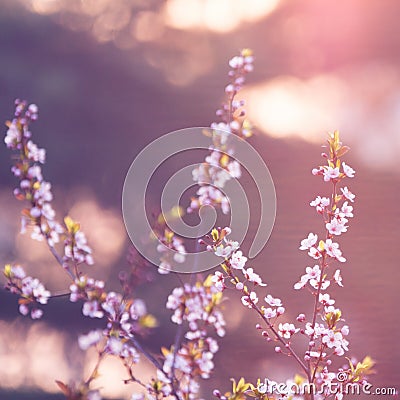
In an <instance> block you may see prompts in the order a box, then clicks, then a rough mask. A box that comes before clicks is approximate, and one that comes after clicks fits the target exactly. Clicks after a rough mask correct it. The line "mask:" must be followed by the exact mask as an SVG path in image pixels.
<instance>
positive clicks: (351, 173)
mask: <svg viewBox="0 0 400 400" xmlns="http://www.w3.org/2000/svg"><path fill="white" fill-rule="evenodd" d="M342 167H343V172H344V174H345V175H346V176H347V177H349V178H353V177H354V174H355V173H356V171H354V169H353V168H351V167H350V166H349V165H346V163H345V162H342Z"/></svg>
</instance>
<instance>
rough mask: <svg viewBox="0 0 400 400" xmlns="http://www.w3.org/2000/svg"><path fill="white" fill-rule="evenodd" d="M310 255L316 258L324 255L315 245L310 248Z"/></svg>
mask: <svg viewBox="0 0 400 400" xmlns="http://www.w3.org/2000/svg"><path fill="white" fill-rule="evenodd" d="M308 255H309V256H310V257H311V258H314V260H318V259H319V258H321V257H322V254H321V251H320V250H319V249H316V248H315V247H311V248H310V250H309V252H308Z"/></svg>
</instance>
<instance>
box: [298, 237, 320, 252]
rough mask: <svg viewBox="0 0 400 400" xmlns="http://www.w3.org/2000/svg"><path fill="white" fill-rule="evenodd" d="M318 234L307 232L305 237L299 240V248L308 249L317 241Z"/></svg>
mask: <svg viewBox="0 0 400 400" xmlns="http://www.w3.org/2000/svg"><path fill="white" fill-rule="evenodd" d="M317 240H318V236H317V235H314V234H313V233H309V234H308V237H307V238H306V239H303V240H302V241H301V243H300V244H301V246H300V247H299V249H300V250H308V249H309V248H310V247H311V246H314V244H315V243H316V242H317Z"/></svg>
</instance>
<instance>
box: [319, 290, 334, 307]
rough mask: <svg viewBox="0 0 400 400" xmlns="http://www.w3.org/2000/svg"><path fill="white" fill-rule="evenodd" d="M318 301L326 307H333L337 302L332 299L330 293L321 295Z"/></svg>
mask: <svg viewBox="0 0 400 400" xmlns="http://www.w3.org/2000/svg"><path fill="white" fill-rule="evenodd" d="M318 301H319V302H320V303H322V304H323V305H324V306H326V305H328V306H331V305H332V304H335V300H333V299H331V298H330V296H329V294H328V293H324V294H322V293H320V294H319V298H318Z"/></svg>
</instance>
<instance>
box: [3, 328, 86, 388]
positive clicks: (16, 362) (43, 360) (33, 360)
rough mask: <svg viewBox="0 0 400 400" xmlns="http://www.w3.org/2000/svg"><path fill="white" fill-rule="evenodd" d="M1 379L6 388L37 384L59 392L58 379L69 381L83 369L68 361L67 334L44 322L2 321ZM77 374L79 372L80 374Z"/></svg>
mask: <svg viewBox="0 0 400 400" xmlns="http://www.w3.org/2000/svg"><path fill="white" fill-rule="evenodd" d="M0 343H1V363H0V382H1V386H2V387H3V388H7V389H13V388H17V387H24V388H30V387H31V388H32V387H36V388H39V389H41V390H44V391H46V392H57V391H58V388H57V386H56V384H55V383H54V379H55V375H54V374H55V372H56V377H57V379H61V380H64V381H67V382H68V381H69V380H71V379H75V378H76V377H77V376H79V371H76V370H75V371H74V369H75V368H74V367H73V366H72V365H71V367H69V363H72V361H73V360H72V359H71V360H67V358H66V354H65V350H66V337H65V336H64V335H63V334H62V333H60V332H59V331H57V330H55V329H53V328H51V327H50V326H48V325H47V324H45V323H43V322H37V323H36V324H35V325H32V324H29V321H28V322H27V323H25V322H22V321H20V320H16V321H14V322H11V323H10V322H5V321H0ZM76 374H77V375H76Z"/></svg>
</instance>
